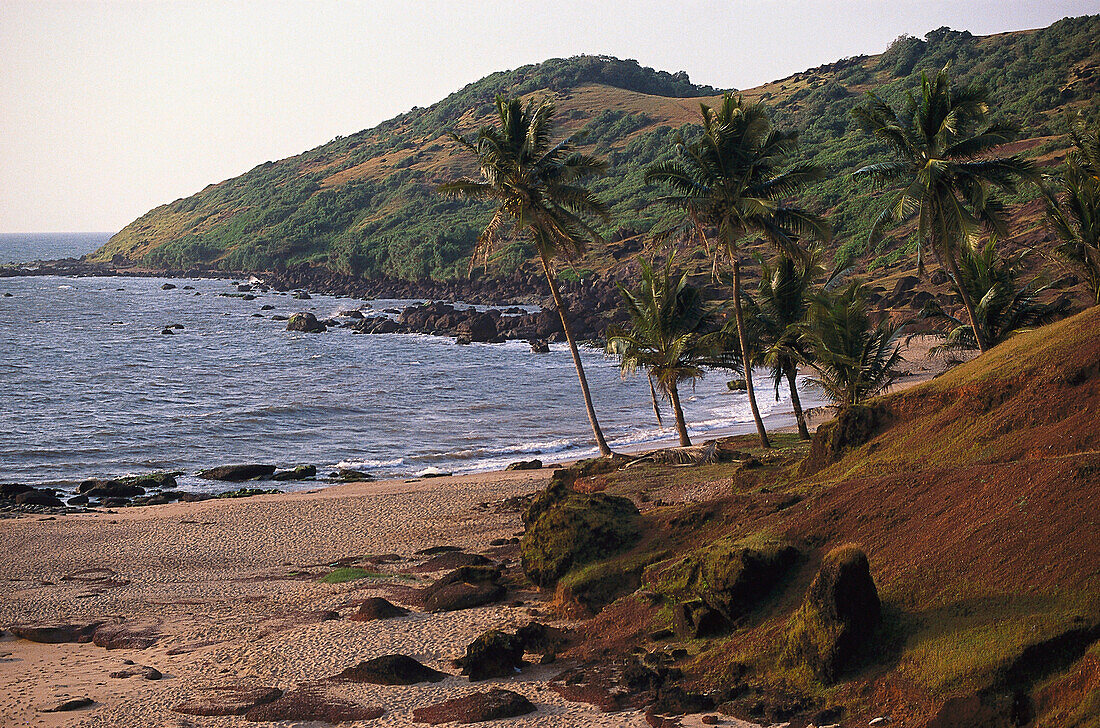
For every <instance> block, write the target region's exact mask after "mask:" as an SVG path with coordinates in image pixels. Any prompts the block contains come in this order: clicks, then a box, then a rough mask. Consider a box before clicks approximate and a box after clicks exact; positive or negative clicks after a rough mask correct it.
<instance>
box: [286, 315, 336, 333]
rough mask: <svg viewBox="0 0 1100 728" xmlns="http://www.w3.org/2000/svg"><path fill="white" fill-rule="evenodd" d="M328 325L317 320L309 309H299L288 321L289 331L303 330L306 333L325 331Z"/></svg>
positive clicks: (287, 327)
mask: <svg viewBox="0 0 1100 728" xmlns="http://www.w3.org/2000/svg"><path fill="white" fill-rule="evenodd" d="M326 329H327V327H326V326H325V324H324V323H322V322H320V321H318V320H317V317H316V316H314V315H313V314H312V313H310V312H309V311H299V312H298V313H296V314H294V315H293V316H291V317H290V319H289V320H287V322H286V330H287V331H301V332H303V333H306V334H319V333H321V332H322V331H325V330H326Z"/></svg>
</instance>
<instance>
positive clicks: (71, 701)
mask: <svg viewBox="0 0 1100 728" xmlns="http://www.w3.org/2000/svg"><path fill="white" fill-rule="evenodd" d="M172 287H173V288H175V286H172ZM89 705H95V701H94V700H92V699H91V698H89V697H83V698H67V699H65V700H62V701H60V702H58V703H54V704H53V705H50V706H48V707H45V708H41V709H40V710H39V712H42V713H67V712H68V711H70V710H80V709H81V708H87V707H88V706H89Z"/></svg>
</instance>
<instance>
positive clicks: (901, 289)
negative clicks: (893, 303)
mask: <svg viewBox="0 0 1100 728" xmlns="http://www.w3.org/2000/svg"><path fill="white" fill-rule="evenodd" d="M918 283H920V279H919V278H917V277H916V276H902V277H901V278H899V279H898V282H897V283H895V284H894V290H893V291H892V292H891V293H890V297H891V298H894V299H899V298H901V297H902V296H903V295H905V294H906V293H908V292H909V291H911V290H913V287H914V286H915V285H917V284H918Z"/></svg>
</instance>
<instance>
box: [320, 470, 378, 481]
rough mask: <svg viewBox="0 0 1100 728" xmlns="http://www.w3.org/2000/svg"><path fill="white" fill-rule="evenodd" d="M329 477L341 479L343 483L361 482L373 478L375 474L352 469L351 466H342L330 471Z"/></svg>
mask: <svg viewBox="0 0 1100 728" xmlns="http://www.w3.org/2000/svg"><path fill="white" fill-rule="evenodd" d="M329 477H330V478H332V479H334V480H339V481H341V482H343V483H361V482H363V481H364V480H373V479H374V476H373V475H371V474H370V473H364V472H363V471H361V470H352V469H350V468H340V469H339V470H334V471H333V472H331V473H329Z"/></svg>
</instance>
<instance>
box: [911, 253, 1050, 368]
mask: <svg viewBox="0 0 1100 728" xmlns="http://www.w3.org/2000/svg"><path fill="white" fill-rule="evenodd" d="M1027 253H1028V251H1023V252H1020V253H1017V254H1014V255H1010V256H1007V257H1001V256H1000V255H998V254H997V251H996V248H995V246H994V242H993V240H992V239H990V241H989V242H987V243H986V245H985V247H984V248H982V249H981V250H975V251H966V253H964V255H963V257H962V259H961V260H960V261H959V262H960V266H959V272H960V273H961V276H962V277H961V281H962V284H963V285H964V286H966V289H967V291H968V292H969V293H970V296H971V298H973V299H974V300H975V301H977V302H978V303H977V305H976V306H975V309H974V313H975V314H976V322H977V324H978V328H979V330H980V331H981V336H982V338H984V339H985V341H986V342H987V343H988V344H989V345H990V346H996V345H997V344H1000V343H1001V342H1002V341H1006V340H1008V339H1009V338H1011V337H1012V336H1014V335H1015V334H1017V333H1019V332H1021V331H1025V330H1027V329H1030V328H1032V327H1035V326H1041V325H1043V324H1047V323H1050V322H1051V321H1054V320H1055V319H1057V318H1059V317H1061V316H1063V315H1065V313H1066V310H1067V308H1068V304H1069V301H1068V300H1066V299H1060V300H1058V301H1055V302H1054V303H1043V302H1041V301H1040V300H1039V296H1040V295H1041V294H1042V293H1043V292H1044V291H1046V290H1047V289H1048V288H1049V286H1046V285H1043V284H1042V283H1041V281H1040V280H1039V279H1037V278H1036V279H1033V280H1031V281H1029V282H1027V283H1021V281H1020V276H1021V273H1022V271H1023V266H1024V262H1025V259H1026V257H1027ZM920 317H921V318H923V319H929V320H932V321H937V322H940V323H941V324H942V325H943V328H941V329H940V330H939V331H937V332H936V335H937V336H939V337H941V338H942V339H943V340H944V343H943V345H942V347H937V349H939V350H952V349H976V348H977V337H975V336H974V328H973V326H972V325H971V324H969V323H967V322H964V321H961V320H959V319H958V318H957V317H955V316H953V315H951V314H950V313H949V312H948V311H947V310H945V309H944V308H943V307H942V306H941V305H940V304H939V302H937V301H936V300H935V299H933V300H931V301H929V302H928V303H927V304H925V306H924V308H923V309H922V310H921V313H920Z"/></svg>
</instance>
